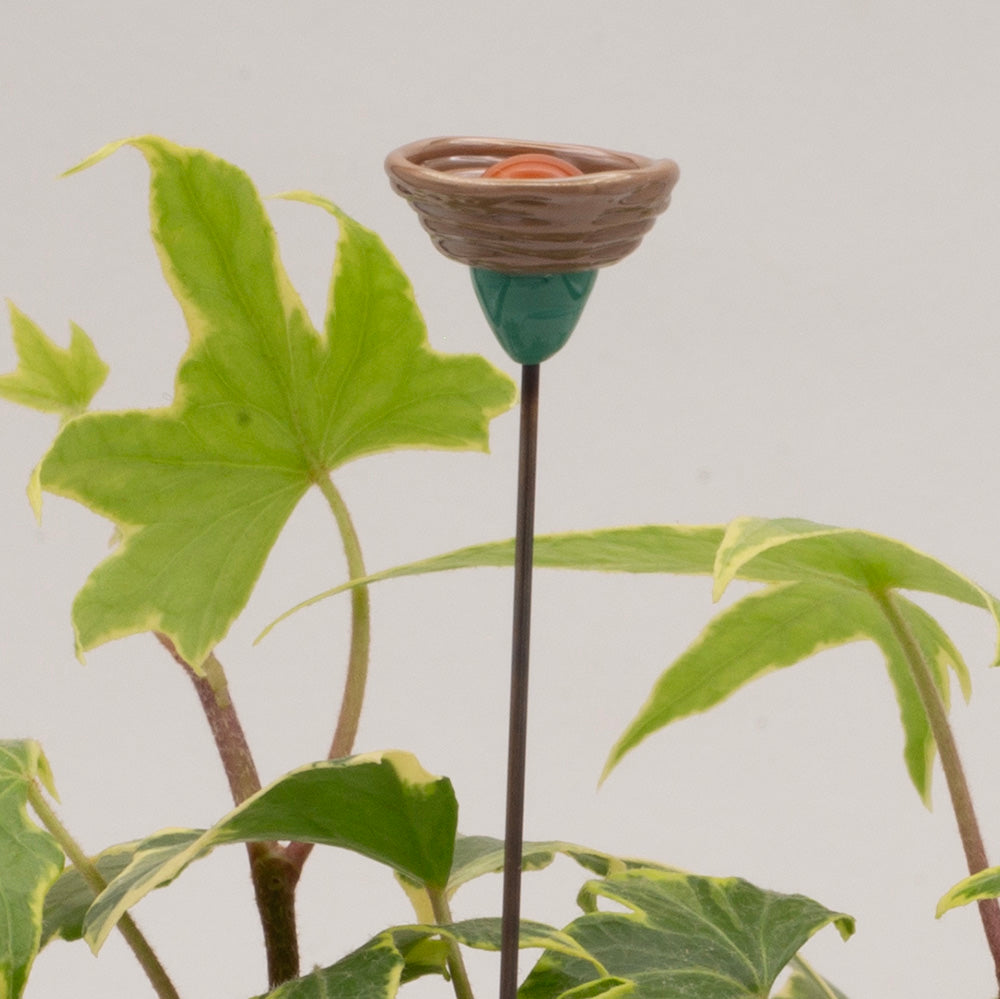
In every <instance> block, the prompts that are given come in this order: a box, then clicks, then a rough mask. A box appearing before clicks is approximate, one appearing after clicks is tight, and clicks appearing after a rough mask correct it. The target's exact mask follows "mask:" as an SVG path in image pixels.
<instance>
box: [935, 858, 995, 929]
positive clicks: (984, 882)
mask: <svg viewBox="0 0 1000 999" xmlns="http://www.w3.org/2000/svg"><path fill="white" fill-rule="evenodd" d="M985 898H1000V867H987V868H986V870H984V871H979V872H978V873H977V874H972V875H970V876H969V877H967V878H964V879H963V880H961V881H959V882H958V884H957V885H954V886H952V887H951V888H949V889H948V891H947V892H945V894H944V895H942V896H941V900H940V901H939V902H938V904H937V916H938V918H940V917H941V916H943V915H944V914H945V913H946V912H947V911H948V910H949V909H957V908H958V907H959V906H960V905H968V904H969V903H970V902H980V901H982V900H983V899H985Z"/></svg>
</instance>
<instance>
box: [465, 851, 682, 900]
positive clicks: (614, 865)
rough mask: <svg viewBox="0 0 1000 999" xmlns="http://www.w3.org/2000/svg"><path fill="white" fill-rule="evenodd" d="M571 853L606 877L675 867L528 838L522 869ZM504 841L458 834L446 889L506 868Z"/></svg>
mask: <svg viewBox="0 0 1000 999" xmlns="http://www.w3.org/2000/svg"><path fill="white" fill-rule="evenodd" d="M559 854H563V855H564V856H567V857H570V858H572V859H573V860H575V861H576V862H577V863H578V864H580V866H581V867H584V868H586V870H588V871H591V872H592V873H594V874H599V875H601V876H602V877H606V876H607V875H609V874H615V873H618V872H619V871H628V870H633V869H636V868H644V869H651V868H652V869H658V870H664V871H666V870H673V868H669V867H666V866H664V865H661V864H657V863H655V862H654V861H650V860H640V859H638V858H634V857H618V856H615V855H614V854H610V853H603V852H602V851H600V850H594V849H591V848H589V847H584V846H578V845H577V844H575V843H566V842H563V841H562V840H545V841H539V842H526V843H524V844H523V848H522V850H521V869H522V870H524V871H540V870H543V869H544V868H546V867H548V866H549V864H551V863H552V861H553V860H555V858H556V857H557V856H558V855H559ZM503 856H504V842H503V840H502V839H496V838H494V837H493V836H458V837H457V838H456V840H455V856H454V859H453V860H452V865H451V875H450V876H449V878H448V885H447V892H448V895H449V896H451V895H453V894H454V893H455V892H456V891H457V890H458V889H459V888H460V887H461V886H462V885H464V884H467V883H468V882H469V881H472V880H474V879H475V878H478V877H482V876H483V875H484V874H496V873H499V872H500V871H502V870H503Z"/></svg>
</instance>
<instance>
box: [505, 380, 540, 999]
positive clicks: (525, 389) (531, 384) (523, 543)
mask: <svg viewBox="0 0 1000 999" xmlns="http://www.w3.org/2000/svg"><path fill="white" fill-rule="evenodd" d="M538 370H539V365H537V364H525V365H523V366H522V368H521V440H520V452H519V458H518V476H517V533H516V537H515V543H514V628H513V636H512V641H511V663H510V729H509V735H508V743H507V826H506V832H505V834H504V865H503V916H502V920H501V939H500V999H515V997H516V995H517V955H518V937H519V929H520V921H521V850H522V845H523V841H524V774H525V747H526V742H527V731H528V651H529V645H530V638H531V569H532V561H533V558H534V542H535V466H536V455H537V450H538V448H537V445H538Z"/></svg>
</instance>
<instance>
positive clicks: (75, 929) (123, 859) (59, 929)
mask: <svg viewBox="0 0 1000 999" xmlns="http://www.w3.org/2000/svg"><path fill="white" fill-rule="evenodd" d="M141 843H142V841H141V840H133V841H132V842H130V843H119V844H116V845H115V846H111V847H108V849H107V850H102V851H101V853H100V854H98V855H97V856H96V857H93V858H92V860H93V863H94V866H95V867H96V868H97V871H98V873H99V874H100V875H101V877H102V878H104V880H105V882H110V881H113V880H114V879H115V878H116V877H118V875H119V874H121V873H122V871H124V870H125V868H126V867H128V865H129V864H130V863H131V862H132V860H133V858H134V857H135V852H136V850H137V849H138V848H139V846H140V845H141ZM96 897H97V895H96V893H95V891H94V889H93V888H91V887H90V885H88V884H87V882H86V880H85V879H84V877H83V875H82V874H80V872H79V871H78V870H77V869H76V868H75V867H72V866H71V867H67V868H66V869H65V870H64V871H63V872H62V874H60V875H59V877H58V878H57V879H56V881H55V883H54V884H53V885H52V887H51V888H50V889H49V891H48V894H47V895H46V896H45V908H44V910H43V914H42V939H41V946H42V947H44V946H45V945H46V944H47V943H49V942H50V941H52V940H56V939H60V940H70V941H72V940H80V939H81V938H82V937H83V919H84V916H85V915H86V914H87V910H88V909H89V908H90V906H91V905H92V903H93V901H94V899H95V898H96Z"/></svg>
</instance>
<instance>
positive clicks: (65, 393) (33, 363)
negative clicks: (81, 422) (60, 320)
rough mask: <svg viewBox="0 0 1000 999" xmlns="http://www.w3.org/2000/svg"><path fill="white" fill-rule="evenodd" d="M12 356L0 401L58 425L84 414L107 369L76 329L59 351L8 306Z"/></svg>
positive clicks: (73, 325) (0, 387) (1, 377)
mask: <svg viewBox="0 0 1000 999" xmlns="http://www.w3.org/2000/svg"><path fill="white" fill-rule="evenodd" d="M7 305H8V308H9V310H10V324H11V327H12V329H13V333H14V348H15V349H16V350H17V370H16V371H13V372H11V373H10V374H7V375H0V399H7V400H8V401H10V402H16V403H19V404H20V405H22V406H30V407H31V408H32V409H40V410H41V411H42V412H43V413H58V414H59V416H61V417H62V418H63V419H68V418H69V417H71V416H76V415H77V414H78V413H82V412H84V410H86V408H87V407H88V406H89V405H90V401H91V399H93V398H94V396H95V395H96V394H97V390H98V389H99V388H100V387H101V386H102V385H103V384H104V381H105V379H106V378H107V376H108V366H107V365H106V364H105V363H104V362H103V361H102V360H101V358H100V357H99V356H98V353H97V350H96V349H95V347H94V344H93V342H92V341H91V339H90V337H88V336H87V334H86V333H84V332H83V330H82V329H80V327H79V326H77V325H76V323H71V324H70V329H71V331H72V335H71V338H70V343H69V347H60V346H59V345H58V344H57V343H55V342H54V341H52V340H50V339H49V338H48V337H47V336H46V335H45V333H43V332H42V330H41V329H40V328H39V327H38V326H37V325H36V324H35V323H34V322H32V321H31V320H30V319H29V318H28V317H27V316H26V315H25V314H24V313H23V312H21V310H20V309H18V308H17V306H15V305H14V303H13V302H8V303H7Z"/></svg>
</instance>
